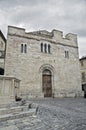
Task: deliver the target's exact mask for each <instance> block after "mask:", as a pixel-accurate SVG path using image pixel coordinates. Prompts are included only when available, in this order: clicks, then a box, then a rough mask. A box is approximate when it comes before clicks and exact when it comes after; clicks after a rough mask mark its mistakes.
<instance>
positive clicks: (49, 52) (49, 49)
mask: <svg viewBox="0 0 86 130" xmlns="http://www.w3.org/2000/svg"><path fill="white" fill-rule="evenodd" d="M50 48H51V46H50V45H49V44H48V53H50V51H51V50H50Z"/></svg>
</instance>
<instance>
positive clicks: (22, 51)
mask: <svg viewBox="0 0 86 130" xmlns="http://www.w3.org/2000/svg"><path fill="white" fill-rule="evenodd" d="M21 53H23V44H21Z"/></svg>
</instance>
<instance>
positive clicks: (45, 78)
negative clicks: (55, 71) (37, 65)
mask: <svg viewBox="0 0 86 130" xmlns="http://www.w3.org/2000/svg"><path fill="white" fill-rule="evenodd" d="M42 91H43V93H44V97H52V73H51V71H50V70H48V69H45V70H43V72H42Z"/></svg>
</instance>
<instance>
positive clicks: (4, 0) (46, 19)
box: [0, 0, 86, 58]
mask: <svg viewBox="0 0 86 130" xmlns="http://www.w3.org/2000/svg"><path fill="white" fill-rule="evenodd" d="M9 25H10V26H17V27H21V28H25V29H26V31H27V32H29V31H30V32H31V31H38V30H47V31H52V30H53V29H56V30H60V31H63V33H64V35H65V34H67V33H74V34H77V38H78V46H79V57H80V58H81V57H83V56H86V0H0V29H1V31H2V32H3V34H4V35H5V37H6V36H7V29H8V26H9Z"/></svg>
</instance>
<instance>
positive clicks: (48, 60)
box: [5, 26, 81, 98]
mask: <svg viewBox="0 0 86 130" xmlns="http://www.w3.org/2000/svg"><path fill="white" fill-rule="evenodd" d="M41 43H43V44H45V43H46V45H48V44H49V45H50V46H51V53H44V52H41ZM21 44H23V45H25V44H26V45H27V53H21ZM65 51H67V52H68V53H69V57H67V58H65ZM44 69H49V70H50V71H51V73H52V95H54V96H55V97H67V96H68V97H70V96H73V97H74V96H80V95H81V75H80V66H79V57H78V45H77V36H76V35H75V34H67V35H66V37H65V38H63V33H62V32H61V31H58V30H53V31H52V32H47V31H38V32H31V33H25V30H24V29H21V28H16V27H11V26H9V28H8V36H7V48H6V59H5V74H6V75H13V76H15V77H17V78H18V79H20V80H21V84H20V92H21V94H22V95H24V94H25V95H27V98H28V97H33V96H34V97H43V95H44V93H43V91H42V85H43V84H42V83H43V82H42V73H43V70H44Z"/></svg>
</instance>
